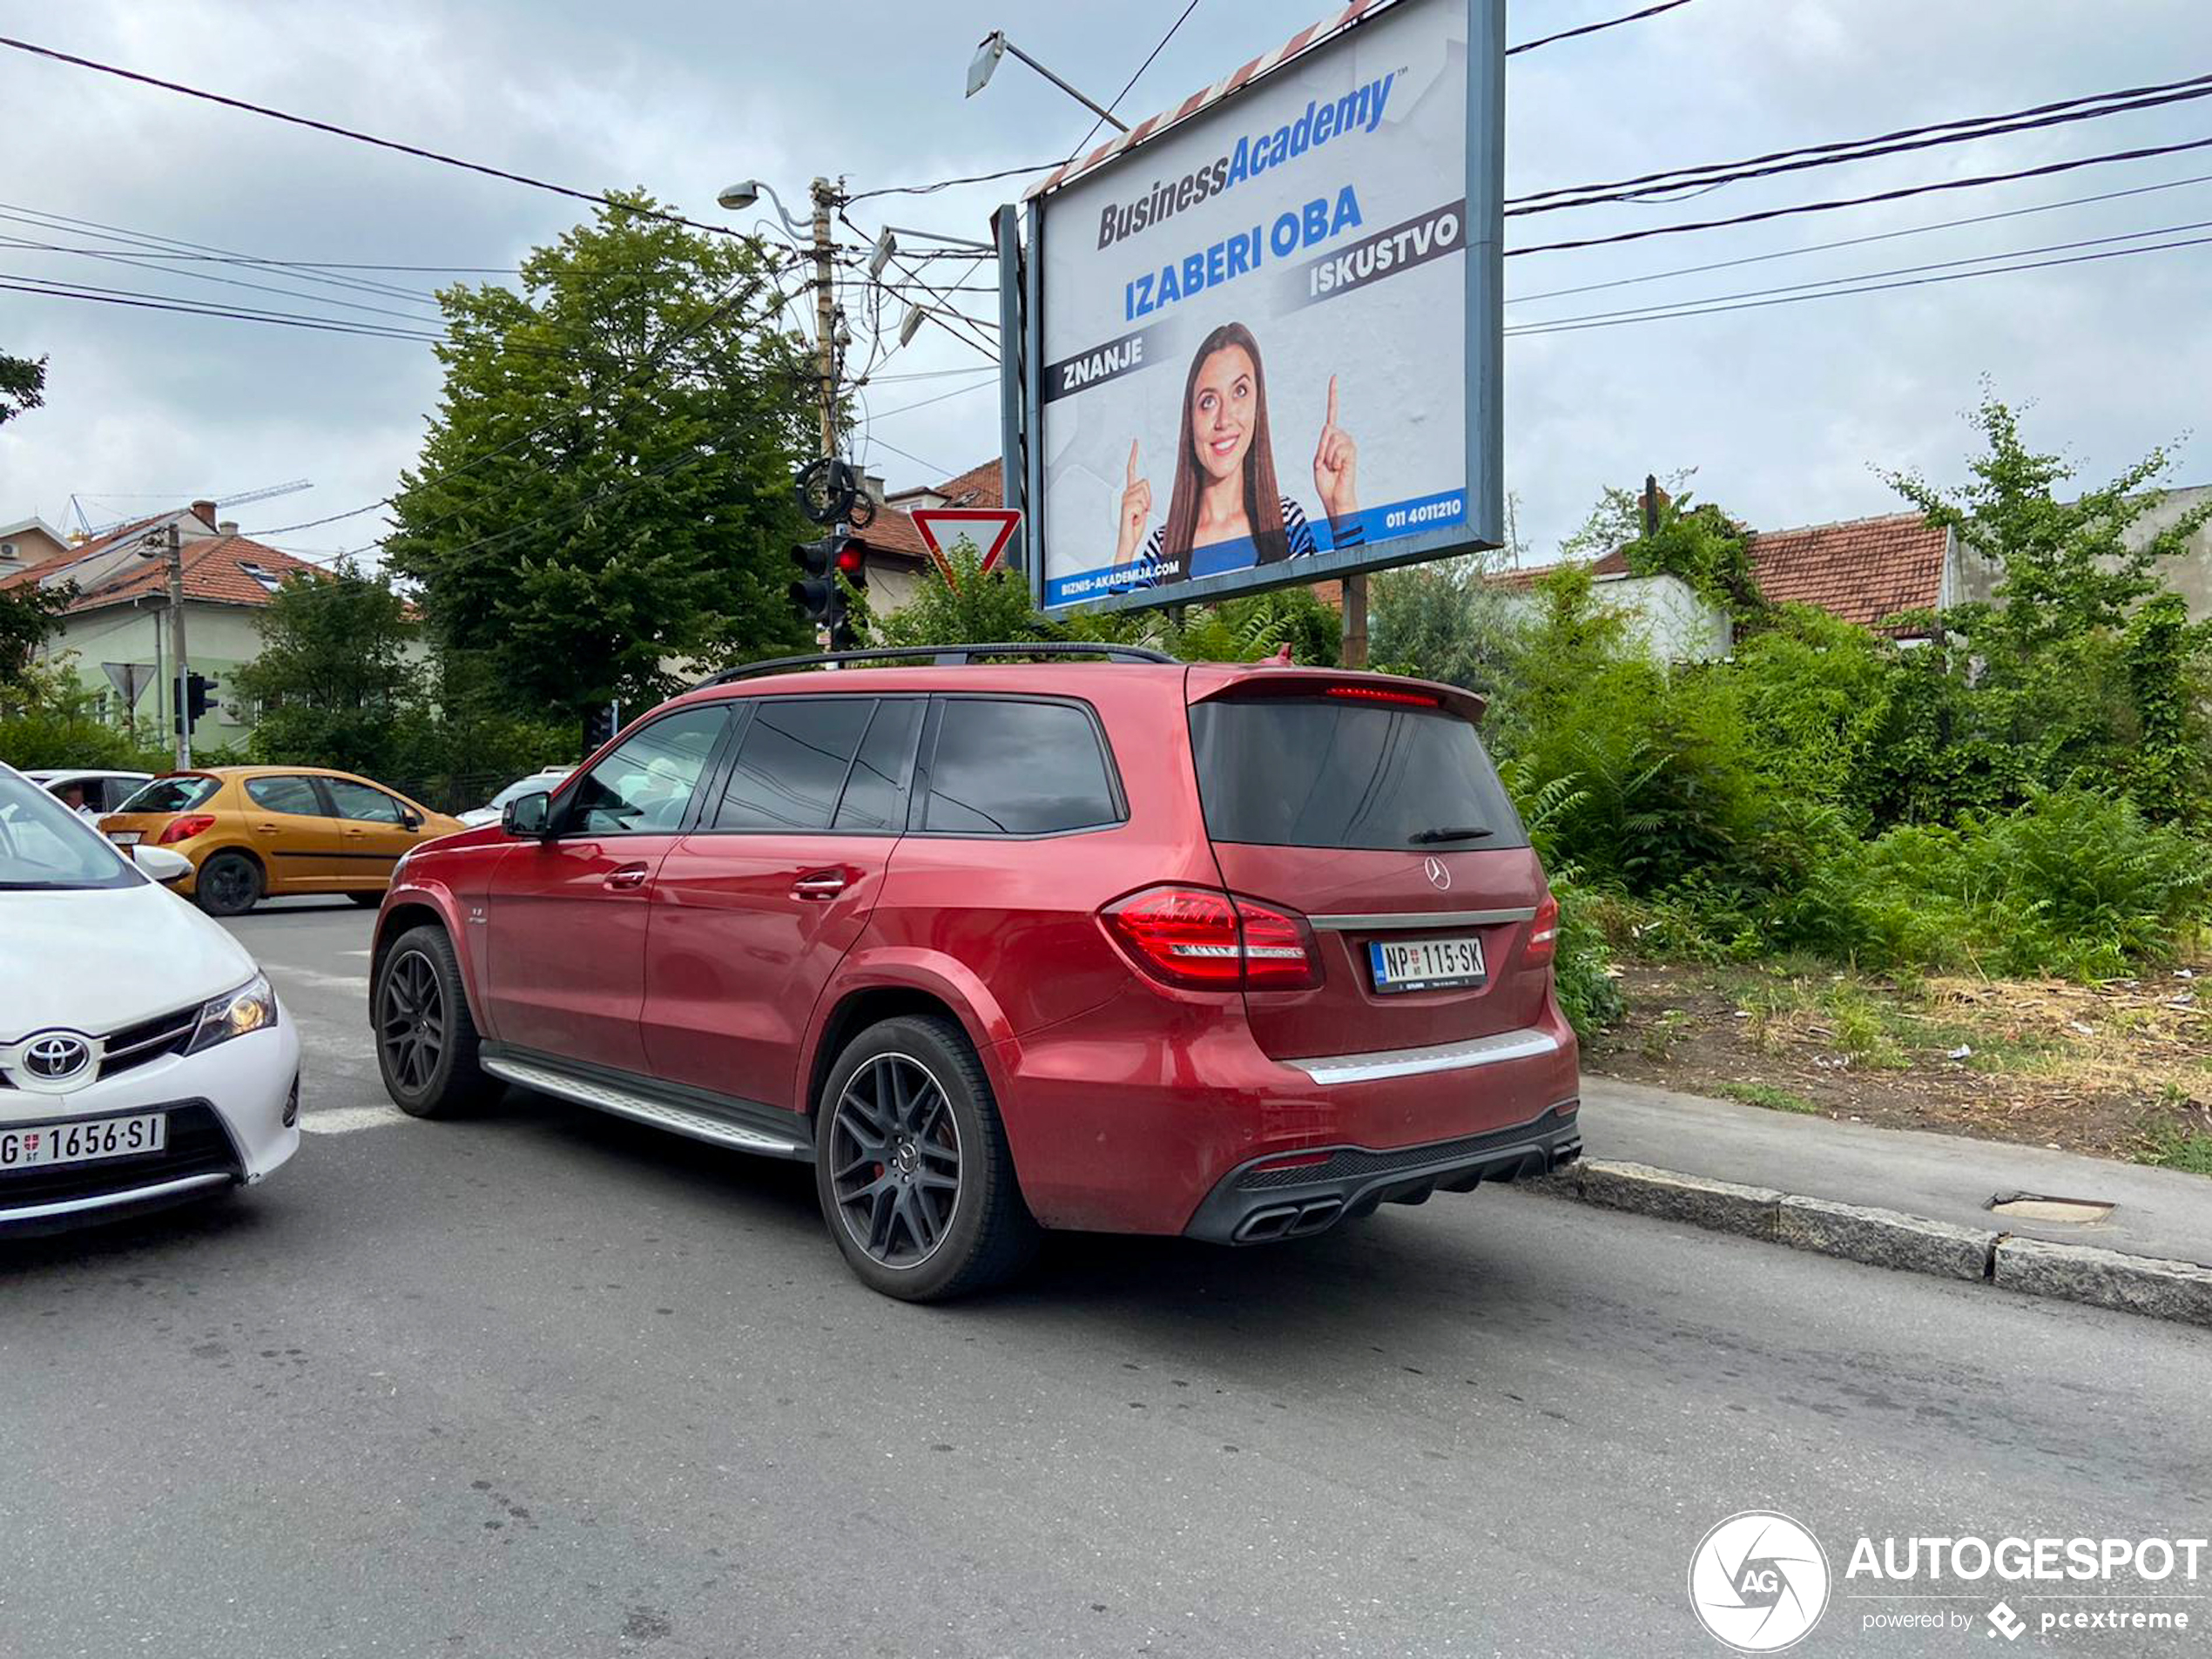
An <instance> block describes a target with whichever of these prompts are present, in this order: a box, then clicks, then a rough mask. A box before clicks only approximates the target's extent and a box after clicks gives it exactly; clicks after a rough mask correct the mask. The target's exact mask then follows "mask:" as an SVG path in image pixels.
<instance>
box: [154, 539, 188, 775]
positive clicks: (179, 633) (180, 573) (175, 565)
mask: <svg viewBox="0 0 2212 1659" xmlns="http://www.w3.org/2000/svg"><path fill="white" fill-rule="evenodd" d="M157 545H158V546H159V547H160V548H161V550H162V552H163V556H164V557H165V559H166V561H167V563H168V565H169V654H170V656H171V657H172V658H175V659H176V663H175V672H174V674H173V675H172V678H171V680H170V684H171V685H172V687H173V688H174V689H175V691H176V712H177V770H178V771H179V772H182V771H184V770H185V768H186V767H188V766H190V765H192V697H191V694H190V692H189V691H187V690H186V681H187V676H188V675H189V673H190V669H189V668H188V667H187V665H186V659H185V543H184V538H183V537H182V536H179V535H178V534H177V524H176V521H175V520H174V519H172V520H171V521H170V523H169V533H168V535H167V536H166V538H165V540H164V541H162V542H161V543H157Z"/></svg>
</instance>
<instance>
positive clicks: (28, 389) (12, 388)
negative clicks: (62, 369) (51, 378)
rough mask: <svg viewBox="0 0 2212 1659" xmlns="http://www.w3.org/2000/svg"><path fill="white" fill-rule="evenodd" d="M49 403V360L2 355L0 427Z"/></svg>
mask: <svg viewBox="0 0 2212 1659" xmlns="http://www.w3.org/2000/svg"><path fill="white" fill-rule="evenodd" d="M44 401H46V360H45V359H44V358H43V357H40V358H37V359H33V358H29V357H10V356H9V355H8V354H6V353H5V352H0V426H5V425H6V424H7V423H8V422H9V421H11V420H13V419H14V418H15V417H16V416H17V415H24V414H27V413H29V412H30V410H32V409H35V408H37V407H38V406H39V405H40V404H41V403H43V402H44Z"/></svg>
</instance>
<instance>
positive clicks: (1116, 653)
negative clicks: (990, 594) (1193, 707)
mask: <svg viewBox="0 0 2212 1659" xmlns="http://www.w3.org/2000/svg"><path fill="white" fill-rule="evenodd" d="M993 657H1096V658H1101V659H1103V660H1104V661H1107V662H1113V663H1170V664H1180V662H1181V661H1182V659H1181V658H1177V657H1170V656H1169V655H1168V654H1167V653H1166V652H1165V651H1153V650H1151V649H1150V648H1149V647H1147V646H1143V645H1102V644H1092V643H1090V642H1089V641H1073V642H1069V643H1068V644H1052V643H1051V642H1050V641H1049V640H1036V639H1029V640H1020V639H1015V640H1001V641H999V642H998V643H996V644H988V645H886V646H883V647H881V648H880V649H879V650H875V651H816V652H813V653H812V654H811V655H808V656H804V657H771V658H766V659H765V660H764V661H761V662H758V663H746V664H744V665H743V666H742V667H738V668H725V669H724V670H723V671H721V672H720V673H719V674H710V675H708V676H707V677H706V678H705V679H703V680H701V681H700V682H699V683H698V685H694V686H693V687H692V688H691V689H692V690H693V691H702V690H704V689H705V688H706V687H707V686H710V685H730V684H731V683H732V682H733V681H736V680H746V679H752V678H756V677H757V676H759V675H762V674H778V673H781V672H782V671H784V670H786V669H789V668H826V667H832V666H834V665H835V664H840V663H881V662H924V663H928V664H933V665H934V666H936V667H939V668H965V667H966V666H967V665H968V664H970V663H972V662H974V661H975V660H976V659H978V658H993Z"/></svg>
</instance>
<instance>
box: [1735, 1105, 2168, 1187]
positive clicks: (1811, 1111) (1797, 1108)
mask: <svg viewBox="0 0 2212 1659" xmlns="http://www.w3.org/2000/svg"><path fill="white" fill-rule="evenodd" d="M1720 1092H1721V1093H1722V1094H1723V1095H1725V1096H1728V1097H1729V1099H1730V1100H1740V1101H1742V1102H1743V1103H1744V1104H1745V1105H1746V1106H1764V1107H1765V1108H1766V1109H1767V1110H1769V1111H1770V1112H1797V1113H1799V1114H1801V1115H1805V1116H1813V1115H1817V1113H1818V1112H1819V1110H1820V1108H1819V1107H1817V1106H1816V1105H1814V1104H1813V1103H1811V1101H1809V1100H1807V1099H1806V1098H1805V1097H1804V1096H1803V1095H1800V1094H1798V1093H1797V1090H1795V1089H1784V1088H1783V1087H1781V1085H1779V1084H1778V1083H1723V1084H1721V1085H1720ZM2208 1144H2212V1143H2208ZM2207 1173H2212V1170H2208V1171H2207Z"/></svg>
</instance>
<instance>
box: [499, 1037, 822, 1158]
mask: <svg viewBox="0 0 2212 1659" xmlns="http://www.w3.org/2000/svg"><path fill="white" fill-rule="evenodd" d="M477 1063H478V1064H480V1065H482V1067H483V1069H485V1070H486V1071H488V1072H489V1073H491V1075H492V1076H495V1077H498V1078H502V1079H503V1080H504V1081H506V1082H510V1083H520V1084H521V1085H522V1086H523V1088H525V1089H537V1090H539V1091H540V1092H541V1093H543V1094H548V1095H557V1096H560V1098H561V1099H563V1100H567V1101H573V1102H575V1103H577V1105H579V1106H590V1107H591V1108H593V1109H595V1110H597V1111H603V1112H612V1113H613V1114H614V1115H615V1116H617V1117H629V1118H634V1119H636V1120H637V1122H638V1123H651V1125H652V1126H653V1127H654V1128H655V1129H664V1130H674V1131H675V1132H676V1133H677V1134H678V1135H688V1136H691V1138H692V1139H693V1140H695V1141H709V1142H711V1143H713V1144H715V1145H717V1146H727V1147H733V1148H735V1149H736V1150H738V1151H740V1152H755V1153H759V1154H761V1155H762V1156H764V1157H778V1158H797V1157H806V1155H807V1152H808V1150H809V1149H808V1147H807V1146H806V1143H805V1142H803V1141H800V1140H799V1139H797V1138H796V1137H786V1136H778V1135H771V1134H767V1133H765V1132H763V1131H760V1130H750V1129H746V1128H745V1127H743V1126H742V1125H740V1124H737V1123H728V1122H725V1120H723V1119H721V1118H718V1117H711V1116H708V1115H707V1114H706V1113H705V1112H698V1111H692V1110H691V1109H688V1108H686V1107H683V1106H675V1105H671V1104H669V1103H666V1102H664V1101H658V1100H654V1099H651V1098H650V1097H649V1096H644V1095H640V1094H636V1093H633V1092H632V1091H631V1090H630V1089H617V1088H616V1087H615V1086H614V1085H613V1084H611V1083H603V1082H596V1081H592V1080H588V1079H585V1078H581V1077H571V1076H568V1075H566V1074H565V1073H563V1072H558V1071H555V1070H552V1069H550V1068H549V1067H543V1066H533V1065H531V1064H529V1062H527V1061H521V1060H510V1059H509V1058H508V1057H507V1056H505V1055H497V1056H495V1055H483V1056H482V1058H481V1059H480V1060H479V1061H478V1062H477Z"/></svg>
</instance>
